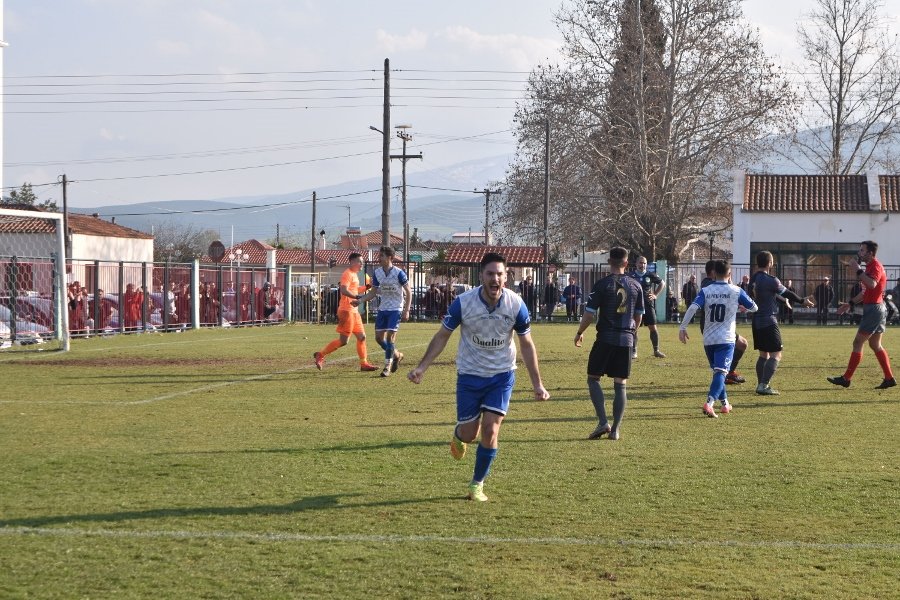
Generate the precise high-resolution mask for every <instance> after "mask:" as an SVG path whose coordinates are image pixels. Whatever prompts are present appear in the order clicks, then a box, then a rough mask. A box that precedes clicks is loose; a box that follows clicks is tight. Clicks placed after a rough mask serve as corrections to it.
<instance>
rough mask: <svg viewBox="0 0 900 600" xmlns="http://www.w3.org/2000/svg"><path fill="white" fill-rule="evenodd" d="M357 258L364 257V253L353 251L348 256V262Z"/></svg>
mask: <svg viewBox="0 0 900 600" xmlns="http://www.w3.org/2000/svg"><path fill="white" fill-rule="evenodd" d="M357 258H362V254H360V253H359V252H351V253H350V256H348V257H347V262H353V261H354V260H356V259H357Z"/></svg>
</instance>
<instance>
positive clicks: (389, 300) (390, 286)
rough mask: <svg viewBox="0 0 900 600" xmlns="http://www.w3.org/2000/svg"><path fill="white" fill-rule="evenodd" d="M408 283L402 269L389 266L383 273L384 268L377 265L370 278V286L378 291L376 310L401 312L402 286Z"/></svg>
mask: <svg viewBox="0 0 900 600" xmlns="http://www.w3.org/2000/svg"><path fill="white" fill-rule="evenodd" d="M408 281H409V279H408V278H407V277H406V272H405V271H404V270H403V269H400V268H398V267H395V266H391V268H390V269H389V270H388V271H387V272H385V270H384V268H383V267H381V266H380V265H379V266H378V268H376V269H375V273H374V274H373V276H372V286H373V287H375V288H376V289H378V296H379V297H380V298H381V301H380V303H379V304H378V310H379V311H382V310H383V311H390V310H393V311H401V310H403V286H404V285H406V283H407V282H408Z"/></svg>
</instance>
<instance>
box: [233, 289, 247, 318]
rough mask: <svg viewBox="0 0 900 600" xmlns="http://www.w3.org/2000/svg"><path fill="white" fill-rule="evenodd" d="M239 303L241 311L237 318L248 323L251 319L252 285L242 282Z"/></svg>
mask: <svg viewBox="0 0 900 600" xmlns="http://www.w3.org/2000/svg"><path fill="white" fill-rule="evenodd" d="M237 303H238V310H239V311H240V312H238V314H236V315H235V320H237V321H240V322H241V323H247V322H248V321H250V287H249V286H248V285H247V284H246V283H242V284H241V292H240V294H239V295H238V299H237Z"/></svg>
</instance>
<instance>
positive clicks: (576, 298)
mask: <svg viewBox="0 0 900 600" xmlns="http://www.w3.org/2000/svg"><path fill="white" fill-rule="evenodd" d="M562 297H563V302H565V303H566V321H578V320H580V319H581V315H580V314H579V312H578V309H579V308H581V297H582V294H581V286H580V285H578V283H577V282H576V281H575V278H574V277H569V285H567V286H566V287H565V289H563V293H562Z"/></svg>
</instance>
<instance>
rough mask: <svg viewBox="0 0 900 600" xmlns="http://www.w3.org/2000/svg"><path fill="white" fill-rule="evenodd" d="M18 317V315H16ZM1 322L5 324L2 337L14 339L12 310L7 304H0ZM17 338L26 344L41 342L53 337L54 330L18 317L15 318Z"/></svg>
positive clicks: (0, 333)
mask: <svg viewBox="0 0 900 600" xmlns="http://www.w3.org/2000/svg"><path fill="white" fill-rule="evenodd" d="M16 316H17V317H18V315H16ZM0 323H2V324H3V330H2V331H0V338H4V339H6V340H12V333H13V331H12V311H11V310H10V309H9V307H8V306H6V305H0ZM15 332H16V340H17V341H19V342H21V343H23V344H25V343H29V344H40V343H42V342H43V341H44V339H45V338H46V339H49V338H51V337H53V332H52V331H51V330H50V329H48V328H47V327H44V326H43V325H40V324H39V323H33V322H31V321H26V320H22V319H19V318H16V320H15Z"/></svg>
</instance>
